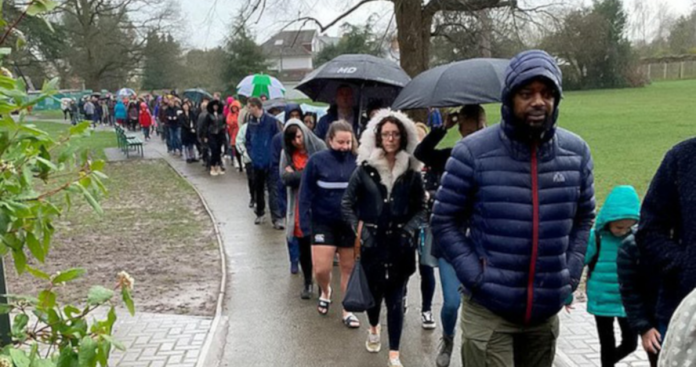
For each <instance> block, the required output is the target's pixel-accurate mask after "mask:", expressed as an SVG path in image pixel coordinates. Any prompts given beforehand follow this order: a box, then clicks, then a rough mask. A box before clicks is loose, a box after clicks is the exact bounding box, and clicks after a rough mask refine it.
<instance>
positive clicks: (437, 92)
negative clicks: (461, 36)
mask: <svg viewBox="0 0 696 367" xmlns="http://www.w3.org/2000/svg"><path fill="white" fill-rule="evenodd" d="M509 63H510V60H505V59H470V60H464V61H457V62H453V63H450V64H447V65H442V66H438V67H436V68H433V69H430V70H428V71H425V72H423V73H421V74H419V75H418V76H416V77H415V78H413V80H411V82H410V83H408V85H407V86H406V87H405V88H404V89H403V90H402V91H401V93H400V94H399V96H398V97H397V98H396V100H395V101H394V103H393V104H392V108H393V109H395V110H409V109H417V108H428V107H457V106H462V105H466V104H482V103H493V102H500V95H501V91H502V88H503V85H504V83H505V69H506V68H507V66H508V64H509Z"/></svg>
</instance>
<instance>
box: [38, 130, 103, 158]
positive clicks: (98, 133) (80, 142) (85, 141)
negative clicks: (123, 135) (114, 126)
mask: <svg viewBox="0 0 696 367" xmlns="http://www.w3.org/2000/svg"><path fill="white" fill-rule="evenodd" d="M27 123H28V124H32V125H36V126H37V127H38V128H39V129H41V130H43V131H46V132H47V133H49V134H50V135H51V136H53V137H54V138H56V139H57V138H59V137H61V136H65V135H66V134H67V131H68V129H70V125H68V124H62V123H57V122H51V121H36V120H33V121H29V122H27ZM71 144H75V145H77V146H78V147H80V148H81V149H89V150H90V152H91V153H92V154H93V156H94V157H96V158H99V159H105V158H106V155H105V154H104V149H106V148H113V147H116V146H117V144H116V133H115V132H114V131H113V130H95V131H90V132H89V135H88V136H81V137H76V138H73V139H72V140H71Z"/></svg>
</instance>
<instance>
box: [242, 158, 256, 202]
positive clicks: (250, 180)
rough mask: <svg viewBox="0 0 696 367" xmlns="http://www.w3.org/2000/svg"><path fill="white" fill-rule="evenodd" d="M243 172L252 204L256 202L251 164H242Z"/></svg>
mask: <svg viewBox="0 0 696 367" xmlns="http://www.w3.org/2000/svg"><path fill="white" fill-rule="evenodd" d="M244 170H245V171H246V176H247V186H249V198H250V199H251V201H252V202H254V203H255V202H256V193H255V192H254V191H255V190H254V169H253V168H252V167H251V163H244Z"/></svg>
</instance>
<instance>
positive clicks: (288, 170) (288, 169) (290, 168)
mask: <svg viewBox="0 0 696 367" xmlns="http://www.w3.org/2000/svg"><path fill="white" fill-rule="evenodd" d="M285 172H287V173H293V172H295V170H294V169H292V167H290V166H287V167H285Z"/></svg>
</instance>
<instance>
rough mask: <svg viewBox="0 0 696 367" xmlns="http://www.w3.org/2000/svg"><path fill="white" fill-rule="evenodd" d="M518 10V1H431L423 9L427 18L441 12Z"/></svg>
mask: <svg viewBox="0 0 696 367" xmlns="http://www.w3.org/2000/svg"><path fill="white" fill-rule="evenodd" d="M507 7H510V8H516V7H517V0H504V1H502V0H430V2H429V3H428V4H427V5H426V6H425V7H423V12H424V13H425V14H426V16H428V15H429V16H433V15H435V14H436V13H438V12H441V11H464V12H474V11H479V10H484V9H494V8H507Z"/></svg>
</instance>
